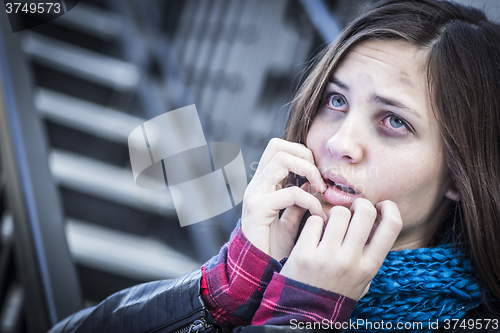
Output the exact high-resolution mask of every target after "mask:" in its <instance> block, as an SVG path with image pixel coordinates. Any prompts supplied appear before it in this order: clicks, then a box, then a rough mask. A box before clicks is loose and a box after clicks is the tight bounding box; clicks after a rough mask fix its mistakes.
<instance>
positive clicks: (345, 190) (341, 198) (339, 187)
mask: <svg viewBox="0 0 500 333" xmlns="http://www.w3.org/2000/svg"><path fill="white" fill-rule="evenodd" d="M325 182H326V184H327V185H328V188H327V190H326V191H325V193H323V198H324V199H325V200H326V201H327V202H329V203H331V204H332V205H334V206H347V205H351V204H352V202H353V201H354V199H356V198H358V197H359V196H360V195H359V193H357V192H355V191H354V190H353V189H352V188H351V187H349V186H348V185H345V184H342V183H340V182H338V183H336V182H334V181H332V180H329V179H326V180H325Z"/></svg>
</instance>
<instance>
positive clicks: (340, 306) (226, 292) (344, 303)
mask: <svg viewBox="0 0 500 333" xmlns="http://www.w3.org/2000/svg"><path fill="white" fill-rule="evenodd" d="M281 268H282V265H281V264H280V263H279V262H278V261H276V260H275V259H273V258H272V257H270V256H268V255H267V254H265V253H264V252H262V251H261V250H259V249H258V248H256V247H255V246H253V244H252V243H251V242H250V241H249V240H248V239H247V238H246V237H245V235H243V232H242V231H241V227H240V224H238V226H237V227H236V229H235V230H234V231H233V233H232V234H231V238H230V240H229V242H228V243H226V244H225V245H224V246H223V247H222V249H221V250H220V252H219V254H218V255H217V256H215V257H213V258H212V259H211V260H209V261H208V262H207V263H206V264H205V265H204V266H203V267H202V270H203V279H202V282H201V294H202V298H203V300H204V302H205V304H206V305H207V308H208V310H209V311H210V313H211V314H212V315H213V316H214V318H215V320H217V322H218V323H220V324H221V325H222V327H223V328H224V330H225V331H228V332H229V331H231V330H232V329H233V328H234V327H237V326H242V325H250V324H252V325H264V324H268V325H290V323H291V320H292V319H294V320H297V321H298V322H314V321H316V322H322V321H324V320H327V321H328V322H329V323H330V322H343V321H348V320H349V318H350V316H351V313H352V311H353V310H354V307H355V306H356V301H354V300H352V299H349V298H347V297H344V296H342V295H339V294H336V293H333V292H330V291H327V290H324V289H321V288H316V287H313V286H310V285H307V284H304V283H301V282H298V281H295V280H292V279H289V278H286V277H285V276H283V275H280V274H279V271H280V270H281Z"/></svg>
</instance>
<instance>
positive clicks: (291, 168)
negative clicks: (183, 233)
mask: <svg viewBox="0 0 500 333" xmlns="http://www.w3.org/2000/svg"><path fill="white" fill-rule="evenodd" d="M499 49H500V27H499V26H498V25H497V24H494V23H491V22H489V21H488V20H487V19H486V17H485V15H484V13H482V12H481V11H479V10H476V9H473V8H467V7H463V6H460V5H456V4H452V3H450V2H447V1H438V0H408V1H401V0H392V1H384V2H381V3H378V4H377V5H376V6H375V7H374V8H373V9H371V10H370V11H368V12H367V13H365V14H364V15H362V16H360V17H359V18H357V19H356V20H355V21H353V22H352V23H351V24H349V26H348V27H347V28H346V29H345V30H344V31H343V33H342V34H341V35H340V36H339V38H338V39H337V40H336V41H335V42H334V43H333V44H332V45H331V46H330V47H328V48H327V49H326V50H325V51H324V52H323V54H322V55H320V56H319V57H318V60H317V62H316V63H315V65H314V67H313V69H312V70H311V71H310V73H309V75H308V77H307V78H306V79H305V81H304V83H303V85H302V87H301V88H300V90H299V91H298V93H297V95H296V97H295V99H294V101H293V104H292V107H291V114H290V117H289V123H288V128H287V136H286V138H287V140H281V139H273V140H271V142H270V143H269V145H268V146H267V148H266V150H265V151H264V153H263V155H262V158H261V160H260V163H259V167H258V169H257V171H256V174H255V176H254V177H253V179H252V181H251V182H250V184H249V185H248V188H247V191H246V193H245V198H244V201H243V213H242V218H241V223H239V224H238V226H237V228H236V230H235V231H234V232H233V235H232V236H231V240H230V241H229V242H228V243H227V244H226V245H225V246H224V247H223V248H222V249H221V252H220V253H219V255H218V256H216V257H214V258H213V259H212V260H210V261H209V262H208V263H206V264H205V265H204V266H203V267H202V274H197V275H193V274H191V275H189V276H185V277H183V278H181V279H179V280H176V281H169V282H156V283H149V284H145V285H142V286H138V287H135V288H132V289H130V290H125V291H123V292H121V293H118V294H116V295H113V296H111V297H110V298H108V299H107V300H105V301H104V302H103V303H101V304H100V305H98V306H97V307H96V308H93V309H88V310H84V311H83V312H81V313H78V314H76V315H75V316H73V317H71V318H69V319H67V320H66V321H64V322H62V323H61V324H60V325H59V326H57V328H54V331H55V332H56V331H57V332H59V331H63V330H65V331H70V332H73V331H78V332H83V331H87V330H92V331H96V330H97V331H99V327H100V329H102V330H103V331H104V330H107V331H120V330H124V324H123V323H124V322H125V323H129V325H128V326H127V325H125V327H127V330H130V331H134V329H133V328H134V327H137V331H140V332H152V331H155V332H156V331H159V330H160V329H161V330H162V332H163V331H165V332H167V331H174V330H177V329H179V328H182V327H186V330H190V331H198V330H204V329H207V328H208V326H207V325H206V322H207V321H209V322H210V318H211V317H212V316H213V318H214V319H215V321H216V322H213V324H214V327H215V326H217V325H220V326H221V327H223V328H224V330H225V331H230V330H232V329H234V328H235V327H238V326H244V325H249V324H252V325H263V324H265V325H289V326H291V328H300V327H313V328H330V329H338V330H343V329H350V330H359V331H362V330H378V329H389V330H393V331H396V330H404V331H422V330H423V331H429V330H434V329H439V330H443V331H453V330H456V329H460V328H469V329H479V330H492V329H493V330H497V329H498V328H499V323H498V319H497V318H498V308H497V307H496V300H497V299H498V297H499V296H500V260H499V259H500V248H499V242H498V238H499V235H500V228H499V222H498V220H499V218H500V192H499V190H500V160H499V159H500V147H499V142H500V97H499V94H498V92H499V91H500V56H499V52H498V50H499ZM290 172H291V173H293V174H294V175H298V176H301V177H304V178H305V179H306V182H305V183H304V184H303V185H301V184H294V185H301V186H300V187H299V186H288V185H287V184H286V183H285V184H283V183H282V182H283V180H284V179H287V178H288V175H289V173H290ZM291 178H293V177H291ZM301 222H302V223H301ZM302 226H303V227H302ZM299 230H300V232H299ZM187 282H189V283H187ZM196 283H200V285H201V286H200V288H198V287H197V286H196ZM193 286H196V287H193ZM183 288H184V290H189V291H190V292H189V293H188V294H187V295H186V292H184V293H183V292H182V290H183ZM193 290H195V291H193ZM191 291H193V292H191ZM198 291H199V293H200V294H201V298H202V300H203V302H200V304H203V306H202V307H201V308H202V309H208V311H209V313H210V314H208V313H206V312H205V313H204V315H203V316H204V317H205V318H203V320H201V321H196V320H195V321H193V319H196V318H198V317H196V316H195V315H194V314H195V313H196V311H199V310H198V308H197V307H196V304H197V303H196V302H197V301H196V299H197V297H196V295H197V294H198ZM170 299H171V302H170V301H169V300H170ZM159 300H160V301H159ZM195 303H196V304H195ZM159 304H160V305H159ZM186 309H187V310H186ZM201 312H203V311H201ZM210 315H211V316H210ZM200 318H201V317H200ZM198 319H199V318H198ZM349 320H351V321H350V322H349ZM353 322H354V323H355V325H353ZM305 323H319V324H320V325H316V326H311V325H312V324H309V326H308V325H306V324H305ZM186 325H187V326H186ZM190 325H191V326H190ZM267 330H269V329H267Z"/></svg>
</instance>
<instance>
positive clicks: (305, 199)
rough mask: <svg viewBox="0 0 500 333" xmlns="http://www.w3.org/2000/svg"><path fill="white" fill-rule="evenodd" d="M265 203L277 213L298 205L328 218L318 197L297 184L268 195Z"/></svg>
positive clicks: (324, 218) (313, 213) (312, 213)
mask: <svg viewBox="0 0 500 333" xmlns="http://www.w3.org/2000/svg"><path fill="white" fill-rule="evenodd" d="M264 204H265V205H266V206H267V207H269V208H271V209H272V210H274V211H275V212H276V214H277V213H278V212H279V211H280V210H282V209H285V208H288V207H292V206H294V205H296V206H299V207H301V208H303V209H305V210H309V211H310V212H311V215H317V216H320V217H321V218H322V219H323V220H326V214H325V213H324V212H323V206H322V205H321V202H319V200H318V198H316V197H315V196H313V195H312V194H310V193H307V192H306V191H304V190H302V189H300V188H299V187H297V186H292V187H287V188H284V189H281V190H279V191H276V192H273V193H271V194H269V195H267V196H266V197H265V203H264ZM283 214H285V212H283ZM282 218H283V215H282ZM299 222H300V221H299Z"/></svg>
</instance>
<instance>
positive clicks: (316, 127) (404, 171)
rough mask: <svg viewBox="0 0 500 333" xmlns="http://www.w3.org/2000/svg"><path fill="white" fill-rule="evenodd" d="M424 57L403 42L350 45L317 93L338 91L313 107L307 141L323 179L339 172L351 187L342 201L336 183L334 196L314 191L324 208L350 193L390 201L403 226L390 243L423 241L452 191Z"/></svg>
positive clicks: (347, 204) (423, 243)
mask: <svg viewBox="0 0 500 333" xmlns="http://www.w3.org/2000/svg"><path fill="white" fill-rule="evenodd" d="M426 55H427V54H426V51H425V50H419V49H417V48H416V47H414V46H412V45H410V44H408V43H406V42H404V41H384V40H375V41H366V42H363V43H361V44H360V45H358V46H356V47H355V48H354V49H353V50H352V51H350V52H349V54H348V55H347V56H346V58H345V59H344V60H343V62H342V63H341V64H340V66H339V67H338V69H337V70H336V72H335V73H334V75H333V77H334V80H332V81H334V82H331V83H329V84H328V85H327V86H326V88H325V90H324V92H323V97H325V96H329V95H331V94H333V93H338V94H339V95H340V97H339V96H336V95H335V96H334V97H333V102H332V103H330V104H328V103H326V102H327V101H324V102H323V103H322V104H321V105H320V108H319V109H318V113H317V114H316V116H315V118H314V120H313V122H312V124H311V127H310V130H309V132H308V136H307V141H306V146H307V147H308V148H309V149H311V151H312V152H313V155H314V160H315V163H316V165H317V167H318V169H319V170H320V173H321V174H322V176H323V178H324V179H325V181H326V182H327V184H328V178H331V177H341V178H342V180H343V181H342V182H343V183H344V184H346V183H347V185H348V186H349V187H351V189H353V190H355V191H356V192H357V194H356V195H353V194H349V193H345V197H346V198H347V199H346V198H344V200H341V199H339V197H342V195H341V191H339V190H337V189H335V194H336V195H337V197H336V196H335V195H333V193H332V192H333V189H329V190H327V191H326V192H325V193H319V192H316V193H314V195H315V196H316V197H317V198H318V199H319V200H320V202H321V203H322V206H323V209H324V211H325V212H326V213H328V212H329V210H330V209H331V208H332V207H333V206H335V205H342V206H345V207H348V208H349V207H350V205H351V204H352V201H353V200H354V199H355V198H357V197H362V198H366V199H368V200H369V201H370V202H371V203H372V204H373V205H375V204H376V203H377V202H380V201H383V200H390V201H393V202H394V203H396V205H397V206H398V208H399V210H400V212H401V217H402V219H403V230H402V231H401V233H400V235H399V237H398V239H397V241H396V243H395V244H394V247H393V249H403V248H418V247H423V246H426V245H427V244H428V243H429V241H430V239H431V237H432V235H433V233H434V230H435V228H436V226H437V224H438V223H439V221H440V220H441V217H442V214H443V211H444V209H445V208H446V206H447V205H448V204H449V201H448V200H447V199H446V195H448V196H451V195H452V193H451V192H450V191H451V190H450V181H449V177H448V175H447V169H446V166H445V162H444V156H443V145H442V140H441V137H440V134H439V128H438V123H437V120H436V118H435V116H434V113H433V111H432V108H431V102H430V98H429V93H428V89H427V78H426V76H425V75H424V64H425V59H426ZM387 100H390V101H396V102H399V103H400V105H398V104H396V105H394V104H395V103H392V102H387ZM330 101H332V100H330ZM343 102H345V105H342V103H343ZM335 103H336V104H335ZM334 104H335V105H334ZM391 104H392V105H391ZM403 105H404V106H403ZM329 106H330V107H329ZM335 106H338V107H335ZM332 107H333V108H332ZM388 115H393V116H392V118H387V117H388ZM395 117H401V118H402V119H404V120H405V121H406V122H407V123H408V124H410V125H411V128H412V130H414V132H412V131H409V130H406V131H405V128H404V127H403V128H402V127H401V126H399V127H393V126H392V125H394V124H396V126H398V125H400V124H401V123H399V122H398V121H399V120H397V118H395ZM329 194H330V195H329ZM349 198H350V199H352V200H349Z"/></svg>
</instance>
